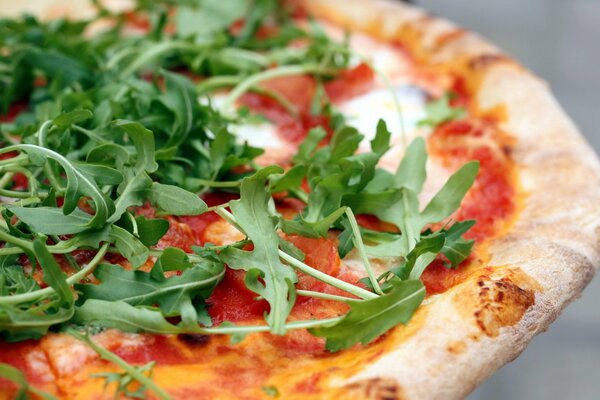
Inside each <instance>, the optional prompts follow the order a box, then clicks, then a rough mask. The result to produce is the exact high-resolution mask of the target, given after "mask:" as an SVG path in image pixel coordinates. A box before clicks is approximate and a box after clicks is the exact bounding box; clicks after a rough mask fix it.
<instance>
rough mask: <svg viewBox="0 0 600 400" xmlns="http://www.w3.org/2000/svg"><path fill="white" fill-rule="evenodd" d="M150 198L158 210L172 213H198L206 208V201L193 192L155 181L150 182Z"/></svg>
mask: <svg viewBox="0 0 600 400" xmlns="http://www.w3.org/2000/svg"><path fill="white" fill-rule="evenodd" d="M150 199H151V201H152V202H153V203H155V204H156V205H157V206H158V208H159V210H160V211H163V212H166V213H168V214H172V215H199V214H202V213H204V212H205V211H206V210H207V209H208V206H207V205H206V203H205V202H204V201H203V200H202V199H201V198H200V197H198V196H197V195H195V194H194V193H191V192H189V191H187V190H185V189H182V188H180V187H177V186H173V185H164V184H162V183H157V182H154V183H153V184H152V187H151V189H150Z"/></svg>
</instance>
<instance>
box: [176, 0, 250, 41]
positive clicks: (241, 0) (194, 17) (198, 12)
mask: <svg viewBox="0 0 600 400" xmlns="http://www.w3.org/2000/svg"><path fill="white" fill-rule="evenodd" d="M247 6H248V1H246V0H229V1H220V0H203V1H202V2H201V3H200V5H199V6H197V7H179V8H178V9H177V14H176V26H177V33H178V34H179V35H181V36H189V35H199V36H204V35H209V34H212V33H215V32H218V31H221V30H223V29H226V28H228V27H229V26H230V25H231V24H232V23H234V22H235V21H237V20H238V19H240V18H242V17H243V16H244V14H245V12H246V9H247Z"/></svg>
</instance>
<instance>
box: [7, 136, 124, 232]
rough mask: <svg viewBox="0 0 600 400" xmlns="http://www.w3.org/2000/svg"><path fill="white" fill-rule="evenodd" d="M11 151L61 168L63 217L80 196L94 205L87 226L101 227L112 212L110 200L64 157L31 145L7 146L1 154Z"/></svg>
mask: <svg viewBox="0 0 600 400" xmlns="http://www.w3.org/2000/svg"><path fill="white" fill-rule="evenodd" d="M13 150H17V151H24V152H26V153H27V154H28V155H29V156H30V157H33V158H34V159H35V160H34V163H36V164H37V163H39V162H42V163H43V162H44V161H46V160H47V159H53V160H55V161H56V162H58V163H59V164H60V165H61V166H62V167H63V169H64V171H65V174H66V176H67V189H66V193H65V202H64V206H63V213H64V214H65V215H68V214H70V213H72V212H73V210H75V208H76V207H77V202H78V201H79V199H80V198H81V197H82V196H89V197H91V198H92V200H93V201H94V205H95V212H96V213H95V215H94V217H93V218H92V219H91V220H90V221H89V223H88V224H87V226H89V227H99V226H101V225H102V224H104V222H105V221H106V220H107V219H108V217H109V216H110V215H111V214H112V213H113V212H114V203H113V202H112V200H111V199H110V198H108V196H107V195H106V194H104V193H103V192H102V191H101V190H100V189H99V188H98V186H97V185H96V183H95V182H93V181H91V180H90V179H89V178H88V177H87V176H86V174H84V173H82V172H81V171H80V170H78V169H77V168H76V167H75V166H74V165H73V164H72V163H71V162H70V161H69V160H68V159H66V158H65V157H64V156H62V155H60V154H58V153H57V152H55V151H53V150H50V149H47V148H44V147H40V146H36V145H31V144H18V145H13V146H9V147H6V148H4V149H2V152H3V153H5V152H9V151H13Z"/></svg>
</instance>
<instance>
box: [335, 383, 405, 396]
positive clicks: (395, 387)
mask: <svg viewBox="0 0 600 400" xmlns="http://www.w3.org/2000/svg"><path fill="white" fill-rule="evenodd" d="M344 389H345V390H346V391H347V392H348V393H352V395H356V396H359V397H360V398H361V399H365V400H402V399H403V398H405V397H404V396H403V395H402V388H401V387H400V385H399V384H398V382H396V380H395V379H392V378H371V379H365V380H362V381H358V382H354V383H351V384H349V385H346V386H345V388H344Z"/></svg>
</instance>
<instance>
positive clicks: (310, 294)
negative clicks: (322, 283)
mask: <svg viewBox="0 0 600 400" xmlns="http://www.w3.org/2000/svg"><path fill="white" fill-rule="evenodd" d="M296 294H297V295H298V296H305V297H314V298H316V299H323V300H333V301H341V302H342V303H347V302H348V301H352V300H356V299H352V298H350V297H345V296H338V295H335V294H329V293H322V292H314V291H312V290H301V289H297V290H296Z"/></svg>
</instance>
